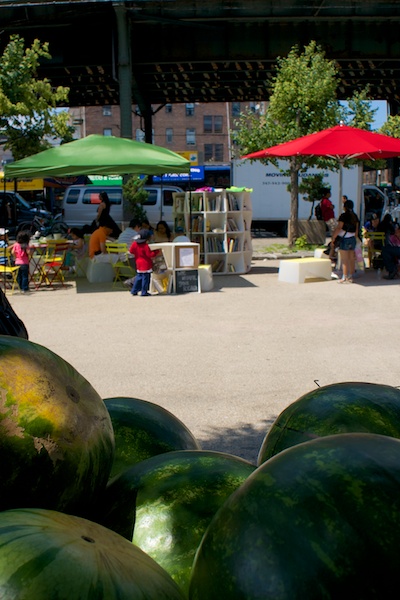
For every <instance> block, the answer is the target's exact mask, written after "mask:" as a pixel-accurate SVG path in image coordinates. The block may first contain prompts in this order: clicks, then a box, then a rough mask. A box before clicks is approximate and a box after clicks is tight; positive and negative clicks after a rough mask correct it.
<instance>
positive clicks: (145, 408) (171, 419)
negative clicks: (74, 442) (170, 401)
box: [104, 397, 200, 477]
mask: <svg viewBox="0 0 400 600" xmlns="http://www.w3.org/2000/svg"><path fill="white" fill-rule="evenodd" d="M104 403H105V405H106V407H107V410H108V412H109V413H110V417H111V421H112V425H113V428H114V435H115V455H114V463H113V466H112V469H111V477H114V476H115V475H118V474H119V473H121V472H122V471H124V470H125V469H127V468H129V467H133V465H135V464H136V463H138V462H140V461H142V460H146V458H150V457H151V456H155V455H157V454H162V453H163V452H171V451H172V450H200V444H199V443H198V441H197V440H196V439H195V437H194V436H193V435H192V433H191V432H190V431H189V429H188V428H187V427H186V425H184V424H183V423H182V421H180V420H179V419H178V418H177V417H175V415H173V414H172V413H170V412H169V411H168V410H166V409H165V408H162V407H161V406H158V405H157V404H153V403H152V402H147V401H146V400H139V399H138V398H129V397H122V398H106V399H105V400H104Z"/></svg>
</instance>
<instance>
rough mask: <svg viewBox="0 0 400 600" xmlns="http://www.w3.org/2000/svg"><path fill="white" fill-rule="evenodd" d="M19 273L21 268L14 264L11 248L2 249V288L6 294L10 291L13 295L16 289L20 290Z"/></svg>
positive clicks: (0, 252)
mask: <svg viewBox="0 0 400 600" xmlns="http://www.w3.org/2000/svg"><path fill="white" fill-rule="evenodd" d="M18 271H19V266H18V265H17V266H15V265H13V264H12V260H11V248H8V247H6V248H0V286H1V287H2V289H3V291H4V292H5V291H7V290H10V292H11V294H13V293H14V290H15V288H17V289H18V290H19V289H20V288H19V285H18Z"/></svg>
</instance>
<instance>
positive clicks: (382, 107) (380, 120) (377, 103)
mask: <svg viewBox="0 0 400 600" xmlns="http://www.w3.org/2000/svg"><path fill="white" fill-rule="evenodd" d="M372 108H377V109H378V110H377V112H376V113H375V122H374V124H373V126H372V129H379V128H380V127H382V125H383V124H384V123H385V121H387V112H388V105H387V102H386V100H374V101H373V102H372Z"/></svg>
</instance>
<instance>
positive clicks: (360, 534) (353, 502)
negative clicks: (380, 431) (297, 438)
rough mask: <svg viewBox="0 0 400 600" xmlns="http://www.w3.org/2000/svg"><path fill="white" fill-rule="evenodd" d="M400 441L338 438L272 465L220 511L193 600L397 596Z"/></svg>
mask: <svg viewBox="0 0 400 600" xmlns="http://www.w3.org/2000/svg"><path fill="white" fill-rule="evenodd" d="M399 490H400V440H397V439H394V438H391V437H387V436H382V435H376V434H368V433H349V434H338V435H332V436H327V437H324V438H320V439H317V440H314V441H311V442H305V443H303V444H298V445H296V446H293V447H291V448H289V449H287V450H285V451H283V452H280V453H279V454H277V455H275V456H274V457H273V458H271V459H269V460H268V461H267V462H265V463H264V464H263V465H262V466H261V467H259V468H258V469H257V470H256V471H254V473H253V474H252V475H250V477H249V478H248V479H247V481H245V482H244V483H243V485H242V486H241V487H240V488H239V489H238V490H237V491H236V492H234V493H233V494H232V495H231V496H230V497H229V498H228V500H227V501H226V502H225V504H224V505H223V506H222V508H221V509H220V510H219V511H218V512H217V514H216V515H215V517H214V519H213V520H212V522H211V524H210V526H209V527H208V529H207V531H206V533H205V535H204V537H203V540H202V543H201V545H200V547H199V550H198V552H197V555H196V558H195V562H194V565H193V570H192V579H191V583H190V594H189V598H190V600H204V599H207V600H221V599H222V598H223V599H224V600H239V599H240V600H256V599H257V600H260V599H261V598H262V599H264V598H265V599H266V598H273V599H274V600H305V599H307V600H321V598H357V599H359V600H361V599H362V600H369V599H371V600H372V599H376V598H394V597H396V596H397V591H396V590H397V587H398V572H399V561H400V546H399V539H400V493H399Z"/></svg>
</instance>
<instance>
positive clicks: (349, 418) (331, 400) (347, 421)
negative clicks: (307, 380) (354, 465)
mask: <svg viewBox="0 0 400 600" xmlns="http://www.w3.org/2000/svg"><path fill="white" fill-rule="evenodd" d="M357 431H358V432H364V433H378V434H380V435H389V436H391V437H395V438H400V390H398V389H397V388H394V387H391V386H389V385H378V384H375V383H357V382H348V383H335V384H332V385H326V386H324V387H320V388H318V389H316V390H313V391H312V392H309V393H308V394H304V396H301V398H299V399H298V400H296V401H295V402H293V403H292V404H290V405H289V406H288V407H287V408H286V409H285V410H284V411H283V412H282V413H281V414H280V415H279V417H278V418H277V419H276V420H275V422H274V423H273V424H272V426H271V428H270V430H269V432H268V433H267V435H266V436H265V438H264V441H263V443H262V446H261V449H260V452H259V455H258V464H259V465H260V464H262V463H263V462H265V461H266V460H267V459H268V458H270V457H271V456H274V455H275V454H277V453H278V452H281V451H282V450H284V449H285V448H289V447H290V446H294V445H295V444H301V443H302V442H307V441H309V440H312V439H316V438H318V437H323V436H326V435H333V434H337V433H352V432H357Z"/></svg>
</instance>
